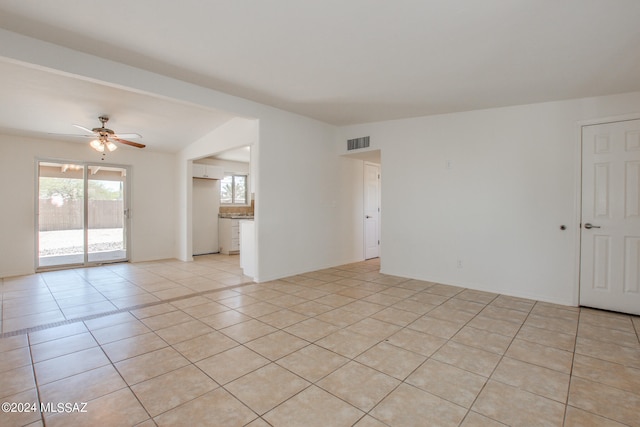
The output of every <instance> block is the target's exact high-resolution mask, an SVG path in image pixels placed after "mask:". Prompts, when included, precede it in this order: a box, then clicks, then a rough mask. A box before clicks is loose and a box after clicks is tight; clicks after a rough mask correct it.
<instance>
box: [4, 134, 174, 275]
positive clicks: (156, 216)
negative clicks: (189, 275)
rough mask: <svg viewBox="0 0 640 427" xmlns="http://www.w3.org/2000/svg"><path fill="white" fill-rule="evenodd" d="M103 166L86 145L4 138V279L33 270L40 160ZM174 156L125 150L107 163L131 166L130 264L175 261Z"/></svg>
mask: <svg viewBox="0 0 640 427" xmlns="http://www.w3.org/2000/svg"><path fill="white" fill-rule="evenodd" d="M37 158H52V159H60V160H69V161H79V162H82V161H87V162H97V163H99V162H100V155H99V154H98V153H96V152H95V151H94V150H93V149H91V148H89V145H88V144H82V143H66V142H55V141H44V140H36V139H30V138H23V137H17V136H11V135H0V194H1V195H2V196H1V198H2V200H1V202H0V218H1V219H2V220H1V221H0V277H8V276H15V275H21V274H29V273H33V272H34V269H35V264H34V263H35V186H36V183H35V177H36V169H35V168H36V159H37ZM173 158H174V156H173V155H171V154H162V153H154V152H149V151H144V150H135V149H127V148H121V149H119V150H116V151H114V152H112V153H109V154H108V155H107V158H106V160H105V161H106V162H109V163H114V164H120V165H129V166H131V175H130V176H129V177H128V179H129V180H130V183H131V215H132V217H131V230H130V231H131V233H132V234H131V236H132V245H131V254H130V255H131V260H132V261H147V260H153V259H162V258H172V257H173V255H174V248H175V235H174V224H175V216H174V210H173V209H172V208H171V206H172V202H173V200H175V186H174V181H173V177H174V161H173Z"/></svg>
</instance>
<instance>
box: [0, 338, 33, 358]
mask: <svg viewBox="0 0 640 427" xmlns="http://www.w3.org/2000/svg"><path fill="white" fill-rule="evenodd" d="M28 345H29V340H28V339H27V335H26V334H22V335H15V336H13V337H7V338H0V355H1V354H2V353H4V352H5V351H10V350H15V349H17V348H21V347H27V346H28ZM0 357H1V356H0Z"/></svg>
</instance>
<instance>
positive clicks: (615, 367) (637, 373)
mask: <svg viewBox="0 0 640 427" xmlns="http://www.w3.org/2000/svg"><path fill="white" fill-rule="evenodd" d="M571 373H572V375H574V376H576V377H580V378H583V379H587V380H591V381H595V382H599V383H601V384H606V385H609V386H611V387H615V388H619V389H621V390H626V391H629V392H632V393H636V394H640V369H636V368H629V367H627V366H623V365H619V364H617V363H612V362H607V361H605V360H601V359H594V358H592V357H588V356H583V355H581V354H576V355H575V356H574V358H573V371H572V372H571Z"/></svg>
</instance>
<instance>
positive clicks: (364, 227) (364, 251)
mask: <svg viewBox="0 0 640 427" xmlns="http://www.w3.org/2000/svg"><path fill="white" fill-rule="evenodd" d="M367 165H370V166H375V167H377V169H378V177H379V178H378V212H377V216H378V218H377V224H378V230H377V234H378V256H377V257H374V258H369V259H375V258H378V259H379V258H381V257H382V239H381V236H380V235H381V234H382V224H381V223H382V165H381V164H380V163H373V162H368V161H364V162H363V168H362V183H363V194H362V195H363V197H365V194H366V189H365V188H364V186H365V185H366V182H365V180H366V173H365V168H366V166H367ZM366 214H367V212H366V203H365V200H364V198H363V200H362V254H363V255H364V256H363V258H364V259H365V260H366V259H367V224H366V221H365V219H364V218H365V216H366Z"/></svg>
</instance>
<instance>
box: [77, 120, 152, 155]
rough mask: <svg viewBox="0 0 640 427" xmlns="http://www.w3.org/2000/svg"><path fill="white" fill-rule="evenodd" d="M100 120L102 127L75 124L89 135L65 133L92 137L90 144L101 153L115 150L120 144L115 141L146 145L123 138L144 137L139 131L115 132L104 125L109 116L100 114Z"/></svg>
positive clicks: (138, 146)
mask: <svg viewBox="0 0 640 427" xmlns="http://www.w3.org/2000/svg"><path fill="white" fill-rule="evenodd" d="M98 120H100V123H102V127H99V128H93V129H89V128H86V127H84V126H80V125H76V124H74V125H73V126H75V127H77V128H78V129H82V130H83V131H85V132H87V133H88V135H65V136H75V137H80V138H92V141H91V142H90V143H89V145H90V146H91V148H93V149H94V150H96V151H98V152H100V153H104V152H105V151H113V150H115V149H116V148H118V146H117V145H116V144H115V143H114V141H115V142H118V143H120V144H124V145H130V146H132V147H136V148H144V147H145V145H144V144H140V143H138V142H133V141H128V140H126V139H123V138H142V135H139V134H137V133H115V132H114V131H113V130H111V129H108V128H106V127H104V125H105V123H107V122H108V121H109V117H108V116H100V117H98Z"/></svg>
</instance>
